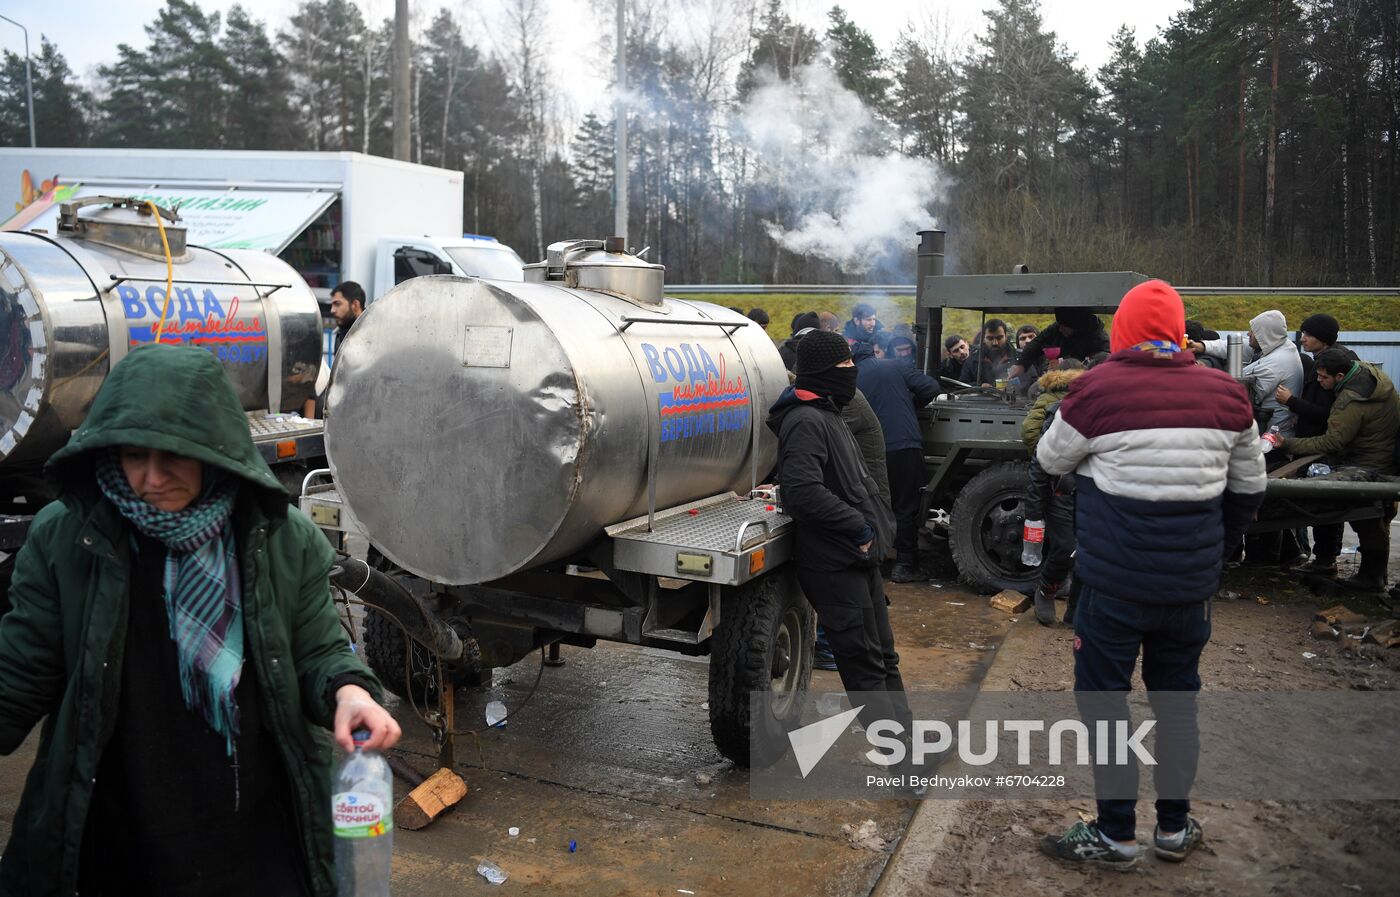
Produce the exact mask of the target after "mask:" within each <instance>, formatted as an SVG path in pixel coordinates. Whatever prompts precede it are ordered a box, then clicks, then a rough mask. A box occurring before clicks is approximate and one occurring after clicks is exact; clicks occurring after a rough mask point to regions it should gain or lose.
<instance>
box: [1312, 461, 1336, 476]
mask: <svg viewBox="0 0 1400 897" xmlns="http://www.w3.org/2000/svg"><path fill="white" fill-rule="evenodd" d="M1331 472H1332V468H1331V467H1329V466H1327V465H1326V464H1323V463H1321V462H1317V463H1314V464H1309V465H1308V476H1310V477H1325V476H1327V475H1328V474H1329V473H1331Z"/></svg>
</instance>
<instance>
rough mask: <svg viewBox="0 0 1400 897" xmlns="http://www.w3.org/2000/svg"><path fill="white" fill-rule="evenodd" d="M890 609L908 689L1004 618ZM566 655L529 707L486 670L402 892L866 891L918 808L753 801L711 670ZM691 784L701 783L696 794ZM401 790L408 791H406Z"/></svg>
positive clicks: (412, 839) (924, 593) (410, 847)
mask: <svg viewBox="0 0 1400 897" xmlns="http://www.w3.org/2000/svg"><path fill="white" fill-rule="evenodd" d="M890 596H891V599H892V601H893V606H892V608H891V619H892V623H893V625H894V629H895V633H896V643H897V645H898V647H899V650H900V655H901V658H902V664H901V666H902V669H903V673H904V679H905V683H906V686H907V687H909V688H910V689H954V688H959V687H966V686H969V685H975V684H976V683H977V682H979V681H980V679H981V677H982V674H983V672H984V671H985V668H986V666H987V664H988V663H989V662H990V660H991V658H992V656H993V654H994V653H995V649H996V646H997V645H998V644H999V643H1000V641H1001V639H1002V637H1003V636H1004V634H1005V632H1006V629H1007V627H1008V625H1009V623H1010V620H1011V618H1010V617H1007V616H1006V615H1005V614H1002V613H999V612H997V611H993V610H991V609H989V608H988V607H987V603H986V599H985V598H978V597H977V596H975V595H972V594H970V593H968V592H965V591H962V590H960V589H955V588H944V587H941V586H936V585H929V584H919V585H905V586H890ZM950 602H953V603H950ZM563 656H564V658H565V659H566V661H567V664H566V665H565V666H563V667H558V668H549V667H547V668H545V669H544V671H543V674H542V675H541V676H540V681H539V685H538V687H537V689H536V690H535V694H534V696H533V697H532V698H531V699H530V700H529V701H528V702H525V701H524V698H525V696H526V694H527V693H528V692H529V690H530V688H531V686H532V684H533V683H534V682H535V678H536V674H537V672H538V671H539V668H540V665H539V658H538V655H534V656H532V657H530V658H527V659H526V660H523V661H521V662H520V663H519V664H517V665H516V666H514V667H512V668H510V669H508V670H497V671H496V676H495V681H494V683H493V685H492V687H491V688H489V689H485V690H461V691H459V692H458V694H457V704H456V713H457V728H458V729H459V730H463V729H468V728H483V727H484V722H485V720H484V708H485V705H486V702H487V701H490V700H501V701H504V702H505V703H506V705H507V706H508V707H509V708H511V709H512V710H513V711H514V712H515V716H514V717H513V718H512V719H511V720H510V721H509V723H508V725H507V726H506V727H505V728H503V729H491V730H487V731H485V732H484V733H482V734H481V735H480V736H476V737H473V736H463V737H459V738H458V739H457V742H456V770H457V772H458V773H459V774H460V775H462V777H463V778H464V779H465V780H466V781H467V784H468V787H469V789H470V791H469V793H468V796H467V797H466V798H465V799H464V800H463V801H462V803H461V804H460V805H459V806H458V807H456V808H455V809H454V810H452V811H451V812H449V813H448V814H446V815H444V816H443V817H442V818H440V819H439V820H437V821H436V822H435V823H433V824H432V825H431V826H429V827H428V828H427V829H425V830H423V831H419V832H409V831H403V830H399V831H397V832H396V833H395V845H394V847H395V850H394V894H395V895H396V897H446V895H452V897H458V895H463V894H475V893H481V894H505V893H517V894H565V893H567V894H575V895H589V897H591V895H624V894H625V895H653V894H654V895H677V894H684V893H686V892H690V893H693V894H695V895H730V894H764V895H772V897H781V895H793V897H799V895H800V897H817V895H833V897H836V895H840V897H848V895H866V894H869V893H870V892H871V891H872V889H873V888H874V887H875V885H876V883H877V882H878V881H879V878H880V875H881V872H882V871H883V869H884V867H885V865H886V863H887V861H888V859H889V855H890V853H891V852H892V851H893V849H894V846H895V844H896V843H897V838H898V836H899V835H901V834H902V833H903V831H904V829H905V827H906V826H907V824H908V822H909V819H910V817H911V815H912V813H913V810H914V806H915V805H914V804H913V803H912V802H906V801H867V802H836V801H793V802H764V801H757V800H751V799H750V798H749V794H748V774H747V772H746V771H744V770H738V769H733V768H732V767H730V765H729V764H728V763H727V762H725V761H724V759H723V757H721V756H720V754H719V752H718V751H717V750H716V749H715V748H714V746H713V745H712V744H711V742H710V734H709V722H708V710H707V707H706V700H707V676H708V661H707V660H706V659H704V658H687V657H682V656H679V655H674V654H669V653H666V652H662V651H655V650H650V649H640V648H634V647H630V646H620V645H610V644H600V645H599V646H598V647H597V648H595V649H592V650H585V649H579V648H567V647H566V648H564V649H563ZM812 690H813V691H814V692H824V691H833V692H835V691H840V690H841V689H840V682H839V680H838V679H837V677H836V674H835V673H826V672H817V673H815V674H814V677H813V682H812ZM522 702H524V703H522ZM395 713H396V715H397V716H398V717H399V719H400V721H401V722H402V723H403V728H404V738H403V741H402V742H401V743H400V747H399V748H398V753H399V755H400V756H401V757H403V758H404V759H405V760H407V761H408V762H410V763H411V764H412V765H414V766H416V767H417V768H419V769H420V770H423V771H424V772H430V771H432V770H433V769H435V768H436V760H437V755H438V751H437V747H436V745H435V744H434V742H433V740H432V738H431V734H430V730H429V728H428V727H427V726H426V725H425V724H424V723H422V722H421V721H420V720H418V719H417V718H416V717H415V716H414V712H413V709H412V708H411V707H410V706H409V705H408V703H407V702H402V703H400V704H399V705H398V706H397V707H396V708H395ZM36 742H37V734H36V735H32V736H31V737H30V739H29V740H28V741H27V742H26V743H25V745H24V746H23V747H21V748H20V749H19V750H18V751H17V752H16V753H15V754H14V755H12V756H10V757H3V758H0V838H3V839H6V840H8V837H9V830H10V823H11V820H12V819H13V816H14V812H15V808H16V805H17V803H18V799H19V794H20V790H21V788H22V787H23V782H24V776H25V775H26V773H27V771H28V769H29V765H30V763H31V762H32V759H33V751H34V747H35V744H36ZM697 775H700V776H702V778H701V779H700V780H699V781H703V780H704V779H703V776H706V775H708V776H710V777H712V781H711V782H710V784H708V785H700V784H697ZM397 788H398V790H399V794H400V796H402V794H404V793H406V790H407V789H406V788H405V786H404V785H403V783H402V782H398V783H397ZM867 819H873V820H875V822H876V823H877V824H878V826H879V831H880V835H881V836H882V837H884V838H886V839H889V840H890V843H889V846H888V847H887V848H886V849H885V850H874V849H869V848H856V847H852V846H851V845H850V844H849V843H848V840H847V838H846V836H845V834H843V833H842V831H841V827H842V825H843V824H845V823H852V824H856V825H858V824H859V823H861V822H862V821H864V820H867ZM511 826H516V827H519V829H520V835H519V836H518V837H517V838H511V837H510V836H509V835H508V833H507V830H508V829H509V828H510V827H511ZM570 840H574V841H576V842H577V845H578V848H577V851H576V852H574V853H570V852H569V850H568V847H567V845H568V842H569V841H570ZM481 859H490V860H492V861H494V862H495V863H497V864H498V865H500V866H501V867H502V868H503V869H505V871H506V872H507V873H508V874H509V876H510V878H509V880H508V881H507V882H506V883H505V884H504V885H501V886H493V885H491V884H489V883H487V882H486V880H485V879H483V878H481V877H480V876H478V875H477V873H476V867H477V863H478V861H479V860H481Z"/></svg>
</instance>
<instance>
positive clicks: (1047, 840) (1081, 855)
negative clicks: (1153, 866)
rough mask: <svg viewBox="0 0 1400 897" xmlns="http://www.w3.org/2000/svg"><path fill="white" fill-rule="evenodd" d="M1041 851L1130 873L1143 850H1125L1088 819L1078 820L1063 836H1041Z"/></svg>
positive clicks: (1069, 860) (1047, 854) (1061, 857)
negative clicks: (1130, 851)
mask: <svg viewBox="0 0 1400 897" xmlns="http://www.w3.org/2000/svg"><path fill="white" fill-rule="evenodd" d="M1040 851H1041V853H1044V854H1045V855H1046V856H1052V857H1054V858H1055V859H1057V860H1061V861H1062V862H1066V863H1076V864H1080V863H1084V864H1092V865H1096V866H1105V867H1107V868H1109V869H1115V870H1117V871H1119V872H1127V871H1128V870H1129V869H1131V868H1132V867H1133V864H1134V863H1136V862H1137V861H1138V854H1139V853H1140V851H1139V850H1138V849H1137V848H1133V849H1132V851H1133V852H1132V853H1124V852H1123V851H1121V850H1119V849H1118V848H1116V847H1114V846H1113V845H1112V844H1109V843H1108V842H1107V841H1105V840H1104V837H1103V835H1101V834H1099V830H1098V828H1097V827H1095V826H1093V825H1090V824H1089V823H1087V822H1083V821H1080V822H1076V823H1075V824H1074V825H1073V826H1071V827H1070V830H1069V831H1067V832H1065V833H1064V834H1063V835H1061V836H1060V837H1058V838H1056V837H1055V836H1054V835H1046V836H1045V837H1044V838H1041V839H1040Z"/></svg>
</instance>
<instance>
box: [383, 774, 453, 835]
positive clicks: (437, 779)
mask: <svg viewBox="0 0 1400 897" xmlns="http://www.w3.org/2000/svg"><path fill="white" fill-rule="evenodd" d="M466 796H467V783H466V782H465V781H463V780H462V777H461V776H459V775H457V774H456V773H455V772H453V771H452V770H450V769H439V770H438V771H437V772H435V773H433V774H432V775H430V776H428V777H427V778H426V779H424V780H423V784H421V785H419V786H418V787H417V788H414V789H413V790H412V791H410V792H409V793H408V796H407V797H405V798H404V799H403V800H401V801H399V805H398V806H397V807H395V808H394V824H395V825H397V826H398V827H399V828H406V829H409V830H410V831H418V830H419V829H421V828H424V827H426V826H427V825H428V823H430V822H432V821H433V820H434V819H436V818H438V817H439V816H441V815H442V814H443V813H445V812H447V810H448V809H450V808H451V807H454V806H456V805H457V804H458V803H459V802H460V801H461V800H462V798H464V797H466Z"/></svg>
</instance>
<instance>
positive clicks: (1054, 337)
mask: <svg viewBox="0 0 1400 897" xmlns="http://www.w3.org/2000/svg"><path fill="white" fill-rule="evenodd" d="M1086 320H1088V321H1091V322H1092V323H1091V324H1089V326H1087V327H1076V328H1074V336H1065V335H1064V334H1063V333H1061V332H1060V328H1059V326H1058V325H1057V324H1055V323H1053V322H1052V323H1051V324H1049V325H1048V326H1047V327H1046V328H1045V329H1044V330H1042V331H1040V335H1039V336H1037V337H1036V338H1035V339H1033V340H1031V341H1030V342H1028V343H1026V348H1024V349H1022V350H1021V357H1020V358H1018V359H1017V360H1016V363H1017V364H1019V365H1020V366H1021V367H1023V368H1025V369H1026V370H1030V369H1031V368H1033V367H1035V366H1036V365H1037V364H1039V363H1040V360H1041V359H1042V358H1044V357H1045V350H1046V348H1048V347H1051V346H1055V347H1058V348H1059V350H1060V357H1061V358H1076V359H1078V360H1080V361H1086V360H1088V359H1090V358H1093V357H1094V356H1095V355H1097V354H1099V353H1100V352H1107V351H1108V332H1107V331H1106V330H1104V329H1103V321H1100V320H1099V317H1098V315H1088V316H1086Z"/></svg>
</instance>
